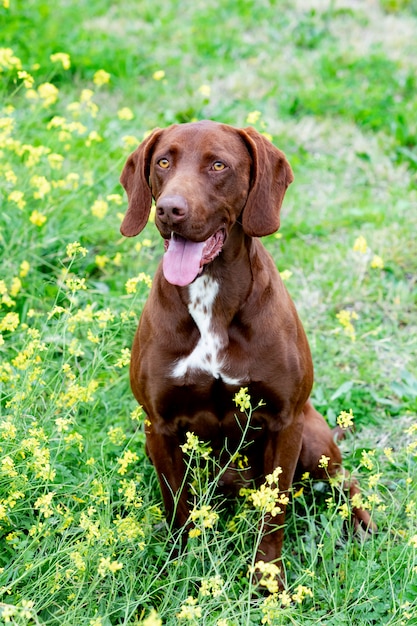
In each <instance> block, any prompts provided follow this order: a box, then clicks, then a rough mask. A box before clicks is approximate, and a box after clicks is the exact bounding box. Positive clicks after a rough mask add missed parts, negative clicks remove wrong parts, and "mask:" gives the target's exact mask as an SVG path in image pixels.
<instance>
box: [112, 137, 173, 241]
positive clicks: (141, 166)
mask: <svg viewBox="0 0 417 626" xmlns="http://www.w3.org/2000/svg"><path fill="white" fill-rule="evenodd" d="M162 132H163V131H162V130H161V129H159V128H157V129H155V130H154V131H153V132H152V133H151V134H150V135H149V137H147V138H146V139H144V140H143V141H142V143H141V144H140V146H139V147H138V148H137V149H136V150H135V151H134V152H132V154H131V155H130V156H129V157H128V159H127V161H126V164H125V166H124V168H123V171H122V174H121V176H120V182H121V183H122V185H123V187H124V188H125V189H126V192H127V198H128V201H129V206H128V209H127V213H126V215H125V217H124V219H123V222H122V225H121V226H120V232H121V233H122V235H125V237H134V236H135V235H138V234H139V233H140V232H141V231H142V230H143V229H144V228H145V226H146V222H147V221H148V218H149V213H150V211H151V206H152V193H151V188H150V186H149V168H150V163H151V158H152V152H153V149H154V147H155V143H156V141H157V139H158V137H159V136H160V135H161V133H162Z"/></svg>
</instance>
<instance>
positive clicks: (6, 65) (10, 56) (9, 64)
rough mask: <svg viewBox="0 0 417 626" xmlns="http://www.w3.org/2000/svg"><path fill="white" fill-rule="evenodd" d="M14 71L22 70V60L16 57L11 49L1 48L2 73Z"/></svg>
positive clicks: (0, 65) (0, 67)
mask: <svg viewBox="0 0 417 626" xmlns="http://www.w3.org/2000/svg"><path fill="white" fill-rule="evenodd" d="M12 69H18V70H20V69H22V62H21V60H20V59H19V58H18V57H17V56H15V55H14V53H13V50H12V49H11V48H0V73H1V72H2V71H3V70H12Z"/></svg>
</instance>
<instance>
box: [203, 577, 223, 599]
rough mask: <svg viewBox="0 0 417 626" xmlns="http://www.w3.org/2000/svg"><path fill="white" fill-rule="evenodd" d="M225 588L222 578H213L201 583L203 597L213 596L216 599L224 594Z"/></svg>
mask: <svg viewBox="0 0 417 626" xmlns="http://www.w3.org/2000/svg"><path fill="white" fill-rule="evenodd" d="M223 587H224V580H223V579H222V577H221V576H219V575H217V576H213V577H212V578H205V579H203V580H202V581H201V587H200V594H201V595H202V596H213V598H216V597H217V596H220V595H221V594H222V590H223Z"/></svg>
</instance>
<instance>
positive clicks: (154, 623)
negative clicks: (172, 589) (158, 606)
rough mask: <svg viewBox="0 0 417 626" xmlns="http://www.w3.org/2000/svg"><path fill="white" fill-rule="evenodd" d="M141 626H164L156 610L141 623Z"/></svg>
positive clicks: (152, 610)
mask: <svg viewBox="0 0 417 626" xmlns="http://www.w3.org/2000/svg"><path fill="white" fill-rule="evenodd" d="M140 626H162V620H161V618H160V617H159V615H158V613H157V612H156V611H155V609H151V612H150V613H149V615H148V617H147V618H146V619H144V620H142V621H141V622H140Z"/></svg>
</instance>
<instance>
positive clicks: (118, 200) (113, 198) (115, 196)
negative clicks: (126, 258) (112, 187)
mask: <svg viewBox="0 0 417 626" xmlns="http://www.w3.org/2000/svg"><path fill="white" fill-rule="evenodd" d="M106 200H108V202H114V203H115V204H118V205H119V206H120V205H121V204H123V198H122V196H121V195H120V193H110V194H109V195H108V196H106ZM119 254H120V253H119Z"/></svg>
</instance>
